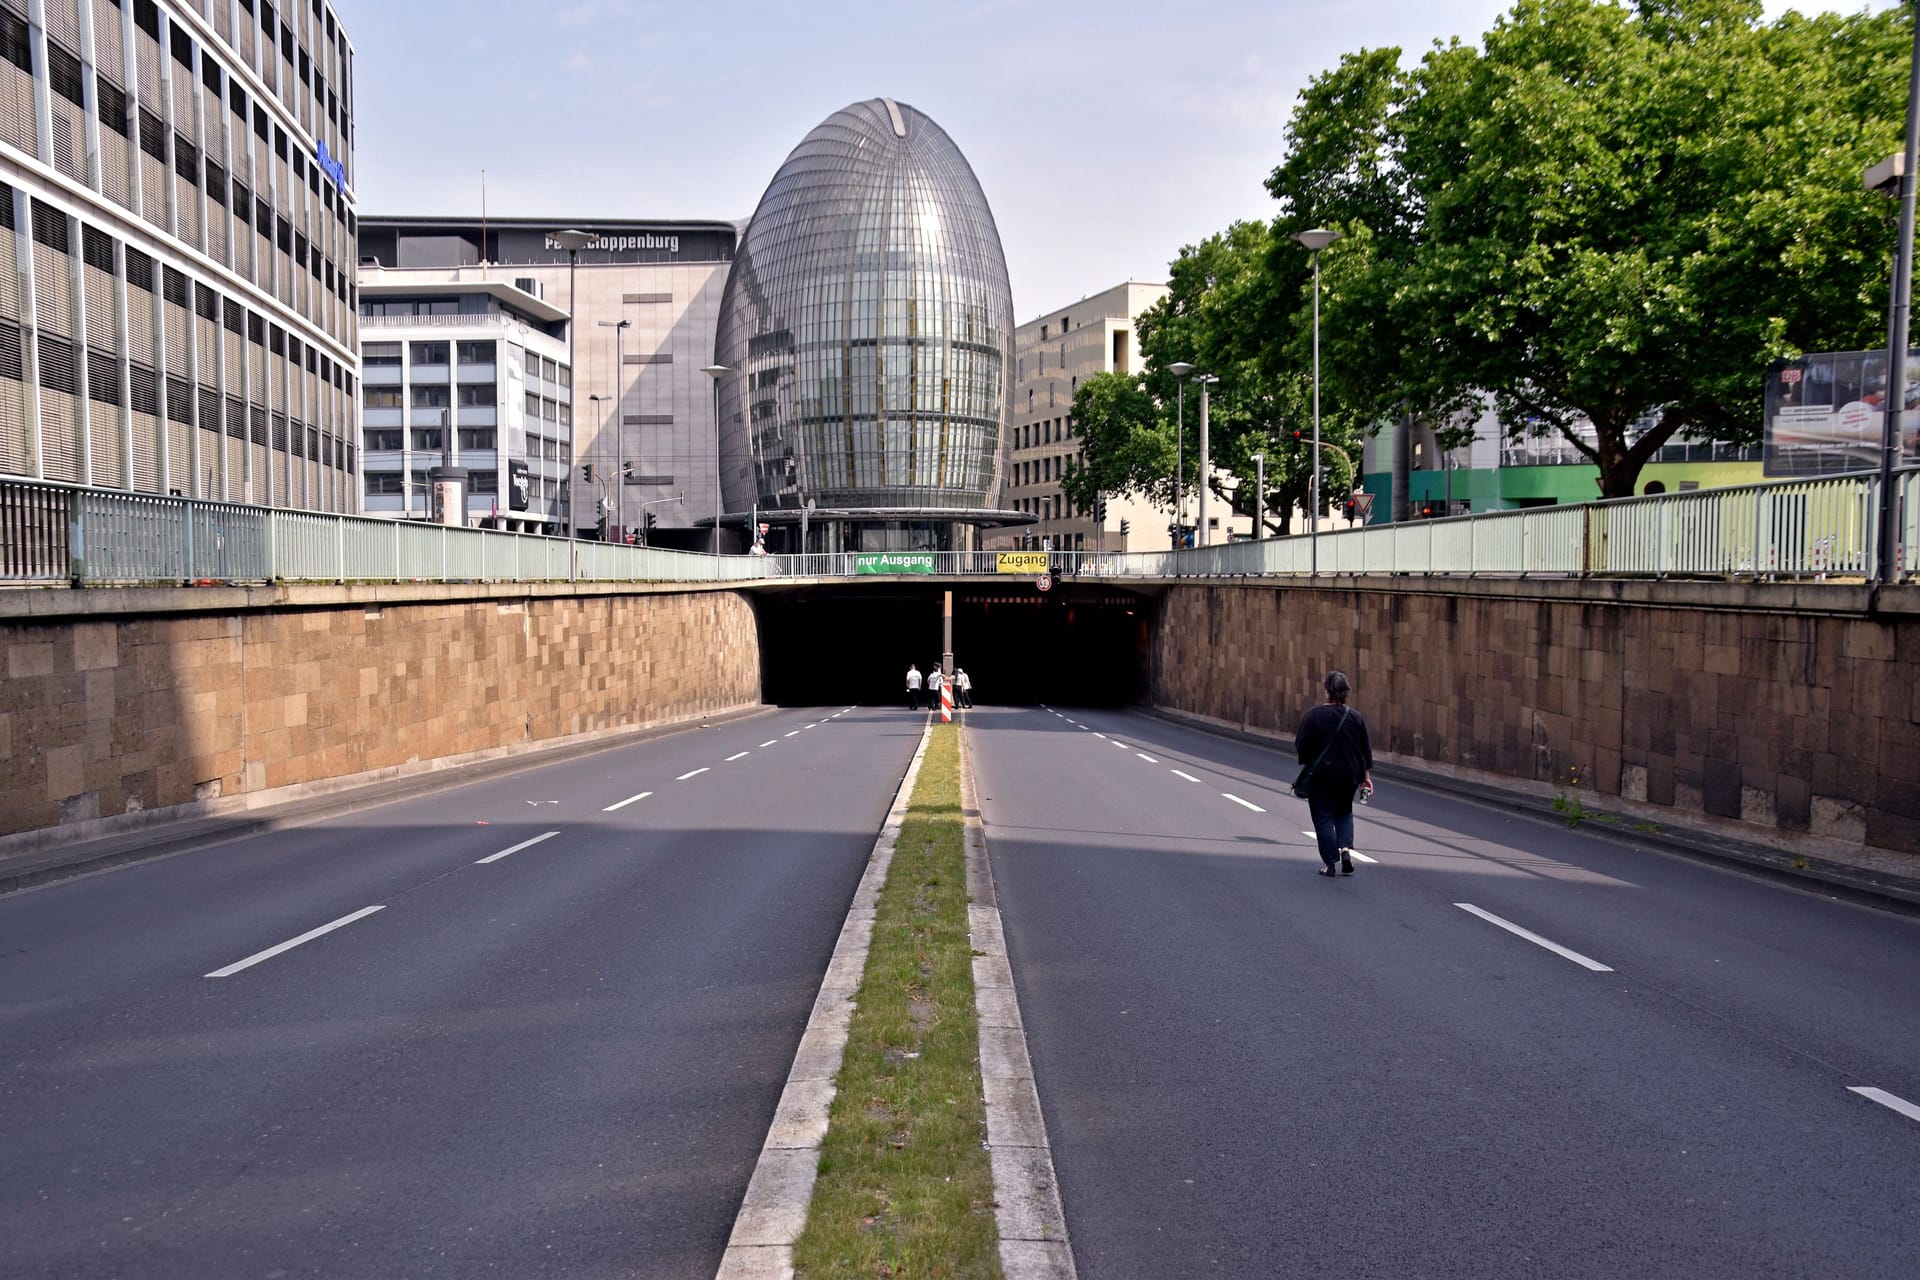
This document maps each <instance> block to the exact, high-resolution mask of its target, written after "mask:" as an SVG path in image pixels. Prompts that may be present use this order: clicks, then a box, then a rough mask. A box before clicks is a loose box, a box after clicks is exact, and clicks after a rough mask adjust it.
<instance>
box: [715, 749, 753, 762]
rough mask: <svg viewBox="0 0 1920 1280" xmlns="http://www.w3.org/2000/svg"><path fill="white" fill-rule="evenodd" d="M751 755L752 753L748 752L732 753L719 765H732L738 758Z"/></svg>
mask: <svg viewBox="0 0 1920 1280" xmlns="http://www.w3.org/2000/svg"><path fill="white" fill-rule="evenodd" d="M751 754H752V753H751V752H748V751H736V752H734V753H733V754H732V755H730V756H728V757H727V758H726V759H725V760H722V761H721V762H720V763H721V764H732V763H733V762H734V761H735V760H738V759H739V758H740V757H741V756H744V755H751Z"/></svg>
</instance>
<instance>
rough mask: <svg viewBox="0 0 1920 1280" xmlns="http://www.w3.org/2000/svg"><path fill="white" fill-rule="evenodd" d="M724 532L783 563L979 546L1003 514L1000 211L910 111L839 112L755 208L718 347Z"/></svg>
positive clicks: (1009, 339) (959, 159)
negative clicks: (754, 541)
mask: <svg viewBox="0 0 1920 1280" xmlns="http://www.w3.org/2000/svg"><path fill="white" fill-rule="evenodd" d="M715 342H716V346H715V351H716V357H715V358H716V364H717V366H719V367H720V371H717V376H718V385H717V388H716V394H717V395H718V397H719V419H720V440H719V448H720V454H719V457H720V473H721V493H722V496H723V500H724V504H725V514H724V515H723V517H722V519H723V520H724V522H725V523H726V525H727V526H729V527H738V528H744V527H745V526H746V525H747V524H749V523H750V522H751V521H753V520H756V519H757V520H759V521H760V522H762V523H765V524H767V525H768V526H769V532H768V535H767V539H766V541H767V545H768V547H769V549H770V550H773V551H796V550H800V549H801V548H802V545H803V543H802V539H804V547H805V549H806V550H810V551H842V550H857V551H907V550H943V551H944V550H969V549H971V548H973V547H974V546H975V545H976V537H977V533H978V530H979V529H981V528H982V527H987V526H992V525H1000V524H1024V523H1028V522H1029V521H1030V519H1031V517H1028V516H1025V515H1023V514H1020V513H1018V512H1010V511H998V510H995V509H994V507H993V503H994V501H995V500H996V498H997V497H998V494H999V491H1000V476H999V465H1000V464H999V459H1000V438H1001V433H1002V430H1003V427H1004V424H1005V422H1006V415H1007V378H1008V373H1009V371H1010V366H1011V364H1012V350H1013V299H1012V295H1011V292H1010V290H1009V288H1008V283H1007V265H1006V259H1005V257H1004V256H1003V255H1002V253H1001V251H1000V236H999V232H998V231H997V230H996V229H995V227H994V223H993V213H992V211H991V210H990V209H988V207H987V200H986V196H985V195H984V194H983V193H982V192H981V190H980V184H979V182H978V181H977V180H976V179H975V178H974V175H973V170H972V168H971V167H969V166H968V164H967V161H966V158H965V157H964V156H962V155H961V154H960V151H959V149H958V148H957V147H955V146H954V144H953V140H952V139H951V138H949V137H948V136H947V135H946V133H945V132H944V131H943V130H942V129H941V128H940V126H939V125H937V124H935V123H934V122H933V121H932V120H929V119H928V118H927V117H926V116H924V115H922V114H921V113H919V112H918V111H915V110H914V109H913V108H912V107H910V106H907V105H905V104H903V103H896V102H893V101H891V100H890V99H885V98H876V99H873V100H872V101H868V102H860V103H856V104H854V105H853V106H850V107H847V108H845V109H844V110H841V111H837V112H835V113H834V114H833V115H832V116H830V117H828V118H827V120H826V121H825V122H823V123H822V124H821V125H820V126H819V127H818V128H816V129H814V130H813V132H811V133H809V134H808V135H807V136H806V137H805V138H804V139H803V140H802V141H801V143H800V145H799V146H798V147H795V148H794V150H793V153H792V154H791V155H789V156H788V157H787V159H786V162H785V163H784V164H782V165H781V166H780V170H779V172H778V173H776V174H775V175H774V177H773V181H772V183H771V184H769V185H768V187H767V190H766V194H765V195H763V196H762V197H761V198H760V205H759V207H758V208H757V209H756V210H755V211H754V214H753V218H752V220H751V221H750V222H749V223H748V225H747V229H746V232H745V234H744V235H743V236H742V237H741V241H740V247H739V249H738V251H737V252H736V254H735V257H734V261H733V267H732V271H731V273H730V274H729V276H728V279H727V285H726V290H725V292H724V293H723V294H722V297H721V302H720V315H719V322H718V330H717V335H716V339H715Z"/></svg>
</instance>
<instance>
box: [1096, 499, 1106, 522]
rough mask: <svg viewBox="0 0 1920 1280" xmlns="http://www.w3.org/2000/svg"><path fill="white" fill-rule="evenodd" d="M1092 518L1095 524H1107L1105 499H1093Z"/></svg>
mask: <svg viewBox="0 0 1920 1280" xmlns="http://www.w3.org/2000/svg"><path fill="white" fill-rule="evenodd" d="M1093 518H1094V521H1095V523H1097V524H1105V523H1106V522H1107V500H1106V499H1105V498H1095V499H1094V500H1093Z"/></svg>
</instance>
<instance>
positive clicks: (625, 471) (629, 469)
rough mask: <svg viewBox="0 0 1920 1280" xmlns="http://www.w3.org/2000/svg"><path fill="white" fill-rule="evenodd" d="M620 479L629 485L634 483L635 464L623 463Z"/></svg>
mask: <svg viewBox="0 0 1920 1280" xmlns="http://www.w3.org/2000/svg"><path fill="white" fill-rule="evenodd" d="M620 478H621V479H623V480H625V481H626V482H627V483H628V484H632V483H633V464H632V463H631V462H623V463H621V464H620Z"/></svg>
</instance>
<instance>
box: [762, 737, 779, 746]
mask: <svg viewBox="0 0 1920 1280" xmlns="http://www.w3.org/2000/svg"><path fill="white" fill-rule="evenodd" d="M778 741H780V739H778V738H768V739H767V740H766V741H765V742H763V743H761V744H760V745H761V746H763V747H770V746H772V745H773V744H774V743H776V742H778Z"/></svg>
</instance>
